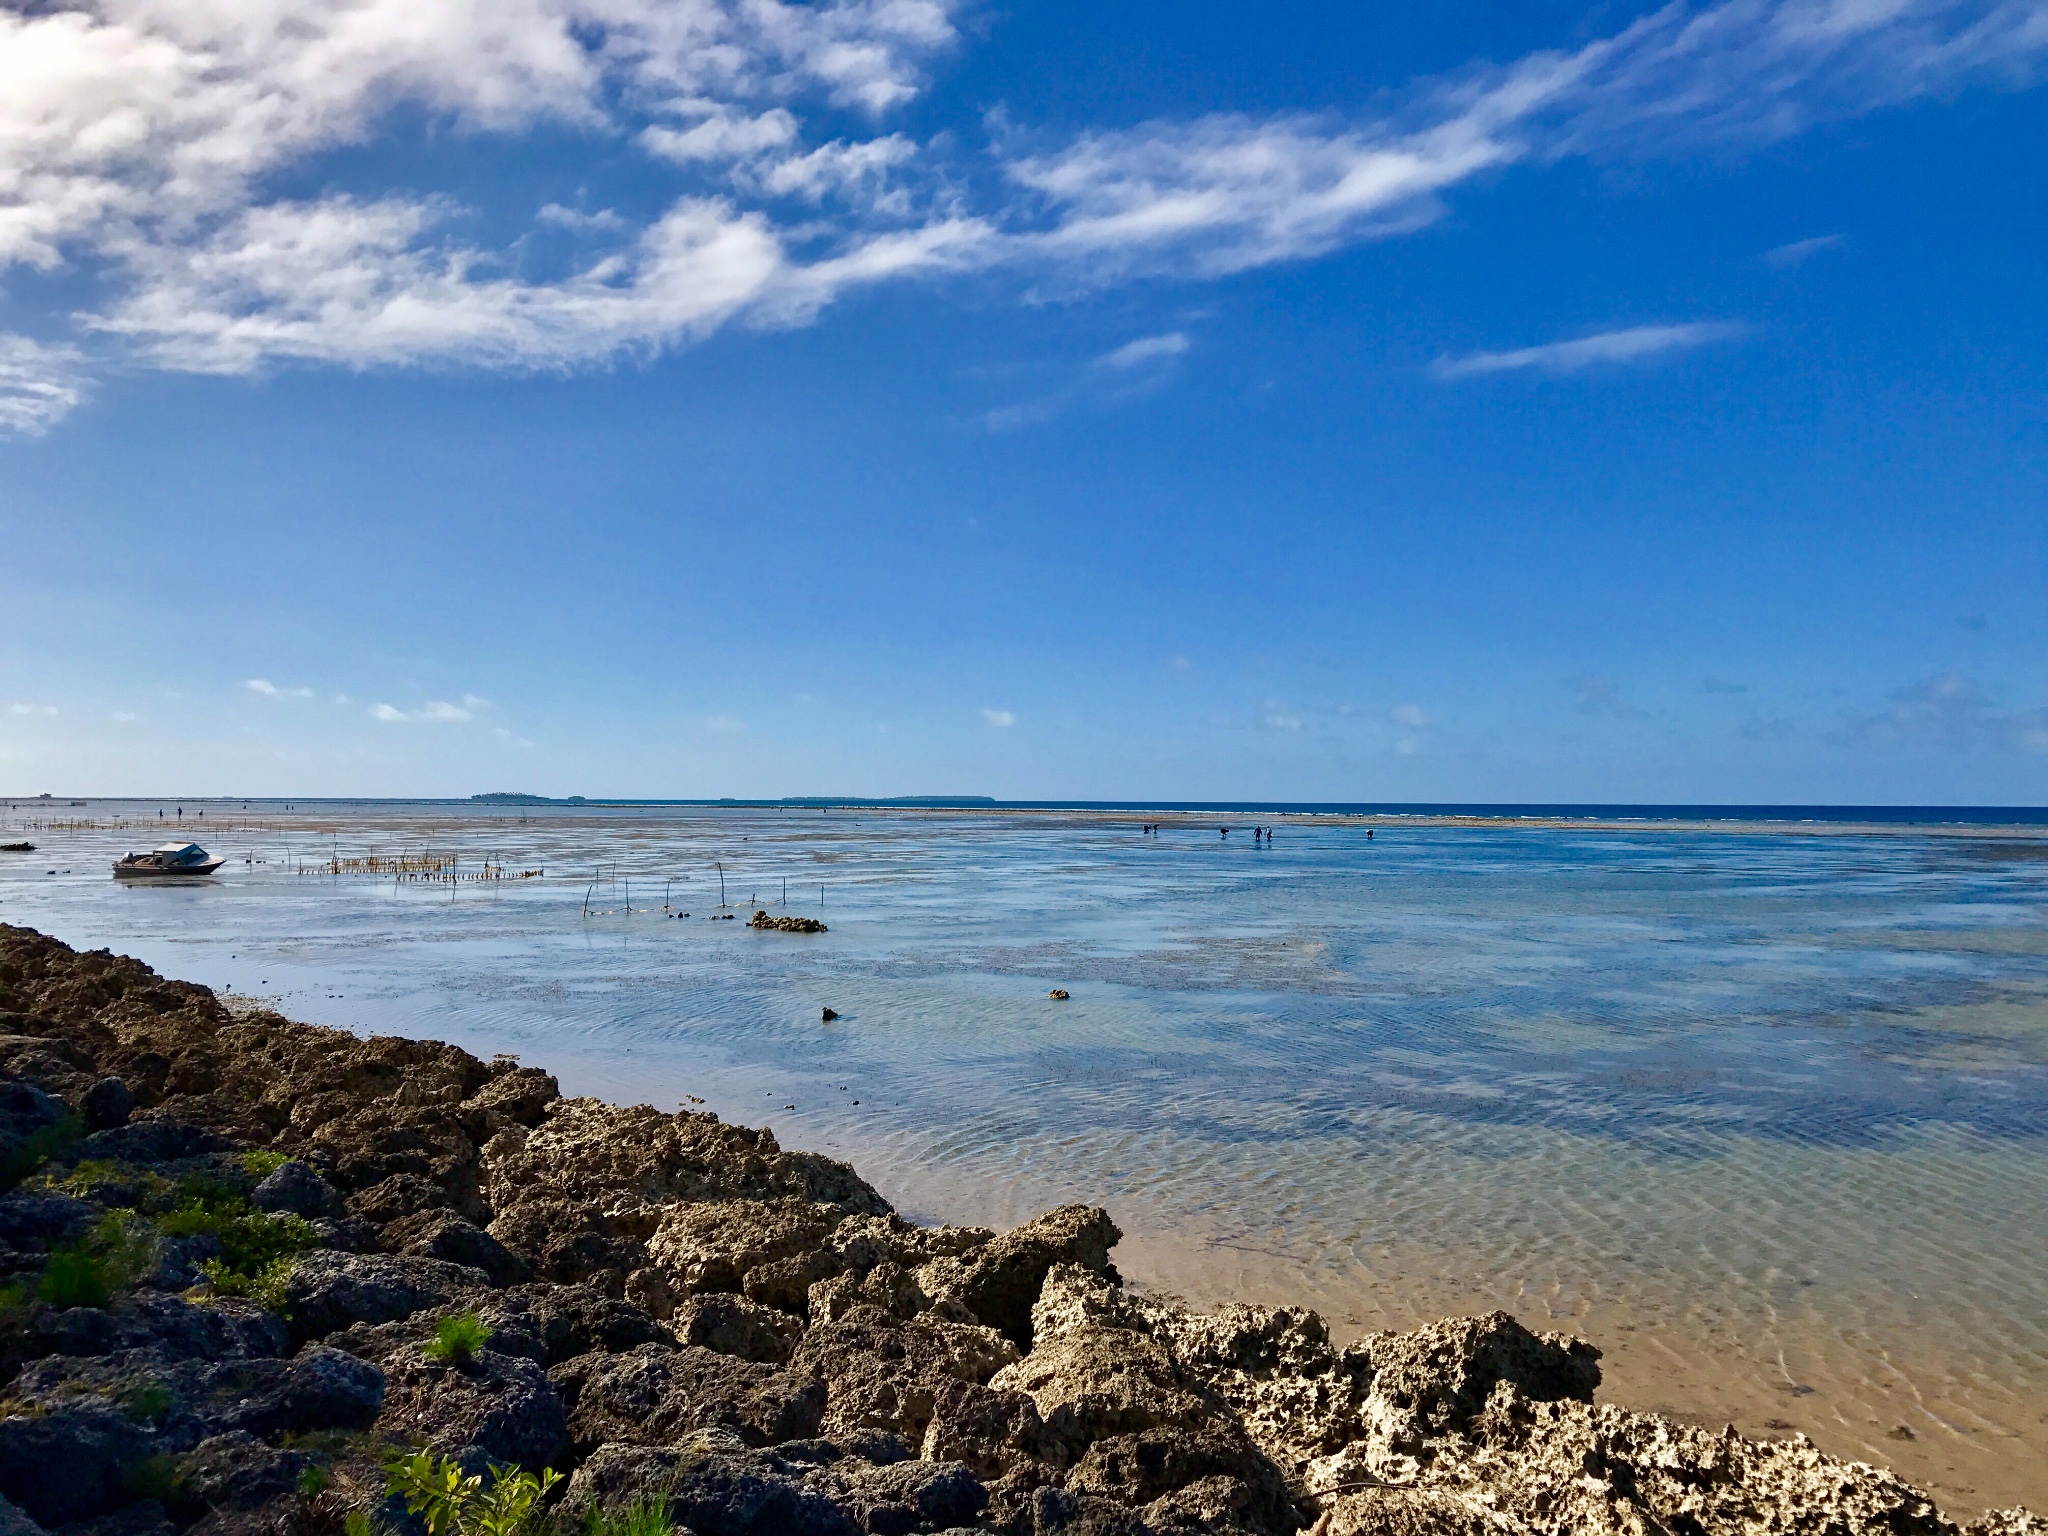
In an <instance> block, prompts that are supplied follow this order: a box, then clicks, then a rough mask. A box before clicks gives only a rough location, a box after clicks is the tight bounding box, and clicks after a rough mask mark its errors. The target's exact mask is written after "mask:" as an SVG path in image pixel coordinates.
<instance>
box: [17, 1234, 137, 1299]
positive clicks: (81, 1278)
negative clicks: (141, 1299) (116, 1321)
mask: <svg viewBox="0 0 2048 1536" xmlns="http://www.w3.org/2000/svg"><path fill="white" fill-rule="evenodd" d="M156 1259H157V1247H156V1239H155V1236H154V1234H153V1233H151V1231H150V1230H149V1228H148V1226H147V1225H146V1224H145V1223H142V1222H139V1221H137V1220H136V1218H135V1214H134V1212H132V1211H109V1212H107V1214H106V1215H104V1216H102V1217H101V1218H100V1219H99V1220H98V1221H97V1222H95V1223H94V1224H93V1228H92V1230H91V1231H90V1232H88V1233H87V1234H86V1235H85V1236H84V1237H82V1238H80V1239H79V1240H78V1241H77V1242H75V1243H65V1244H62V1245H61V1246H59V1247H56V1248H52V1249H51V1250H50V1257H49V1260H48V1262H47V1263H45V1264H44V1266H43V1277H42V1279H41V1280H40V1281H39V1282H38V1283H37V1285H36V1295H37V1296H38V1297H39V1298H41V1299H42V1300H44V1301H47V1302H48V1303H49V1304H50V1305H51V1306H53V1307H103V1306H105V1305H106V1304H107V1302H108V1301H109V1300H111V1299H112V1297H113V1294H114V1293H115V1292H116V1291H119V1290H125V1289H126V1288H127V1287H129V1286H132V1285H134V1284H135V1283H136V1282H137V1281H138V1280H140V1279H141V1278H142V1277H143V1276H144V1275H146V1274H148V1273H149V1271H150V1270H151V1269H153V1268H154V1267H155V1265H156Z"/></svg>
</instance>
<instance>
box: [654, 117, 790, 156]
mask: <svg viewBox="0 0 2048 1536" xmlns="http://www.w3.org/2000/svg"><path fill="white" fill-rule="evenodd" d="M796 135H797V125H796V118H795V116H794V115H792V114H791V113H789V112H787V111H785V110H783V109H782V108H781V107H776V108H773V109H772V110H770V111H767V112H763V113H761V114H760V115H758V116H754V117H749V116H745V115H742V114H737V113H731V112H713V113H712V114H711V115H710V116H708V117H706V118H705V119H704V120H703V121H702V122H700V123H696V124H694V125H692V126H691V127H688V128H669V127H666V126H663V125H661V124H655V125H654V126H652V127H649V128H644V129H642V130H641V133H640V143H641V146H642V147H643V148H645V149H646V150H648V151H649V152H650V153H652V154H656V155H659V156H661V157H662V158H663V159H664V160H675V161H679V162H681V163H683V164H686V165H687V164H689V163H690V162H692V161H698V160H742V159H745V158H746V157H747V156H749V155H757V154H760V153H761V152H762V151H764V150H770V149H780V148H782V146H783V145H785V144H788V143H790V142H791V141H792V140H794V139H795V138H796Z"/></svg>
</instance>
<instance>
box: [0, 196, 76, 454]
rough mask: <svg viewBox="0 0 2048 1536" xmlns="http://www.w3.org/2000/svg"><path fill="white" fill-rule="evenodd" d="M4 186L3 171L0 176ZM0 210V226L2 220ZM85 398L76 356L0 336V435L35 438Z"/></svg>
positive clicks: (23, 339) (67, 350)
mask: <svg viewBox="0 0 2048 1536" xmlns="http://www.w3.org/2000/svg"><path fill="white" fill-rule="evenodd" d="M0 185H4V172H0ZM6 212H7V210H6V209H5V207H4V206H0V222H4V220H5V218H6ZM84 398H85V385H84V382H83V374H82V372H81V369H80V359H79V355H78V352H77V351H76V350H75V349H74V348H71V347H62V346H45V345H44V344H43V343H41V342H38V341H33V340H31V339H30V338H28V337H26V336H14V335H9V334H6V333H4V332H0V433H15V434H18V435H20V436H22V437H40V436H42V434H43V433H45V432H47V431H49V430H50V428H51V427H53V426H55V425H56V424H57V423H58V422H60V421H62V420H63V419H64V418H65V417H66V416H68V415H70V414H71V411H72V409H73V408H74V407H75V406H76V405H77V404H78V402H79V401H80V400H82V399H84Z"/></svg>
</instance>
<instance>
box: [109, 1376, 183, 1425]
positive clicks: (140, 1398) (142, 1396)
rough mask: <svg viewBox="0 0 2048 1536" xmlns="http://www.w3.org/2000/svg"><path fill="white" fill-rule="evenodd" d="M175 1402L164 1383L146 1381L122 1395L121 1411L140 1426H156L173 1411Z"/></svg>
mask: <svg viewBox="0 0 2048 1536" xmlns="http://www.w3.org/2000/svg"><path fill="white" fill-rule="evenodd" d="M175 1401H176V1399H174V1398H173V1397H172V1396H171V1392H170V1388H168V1387H166V1386H165V1385H164V1384H163V1383H162V1382H160V1381H145V1382H141V1383H139V1384H138V1385H136V1386H132V1387H130V1388H129V1389H128V1390H127V1391H126V1392H124V1393H122V1394H121V1411H122V1412H123V1413H125V1414H127V1415H128V1417H129V1418H131V1419H133V1420H135V1422H136V1423H138V1424H154V1423H157V1422H158V1421H159V1420H161V1419H162V1418H163V1417H164V1415H165V1414H167V1413H169V1412H170V1411H171V1407H172V1404H173V1403H174V1402H175Z"/></svg>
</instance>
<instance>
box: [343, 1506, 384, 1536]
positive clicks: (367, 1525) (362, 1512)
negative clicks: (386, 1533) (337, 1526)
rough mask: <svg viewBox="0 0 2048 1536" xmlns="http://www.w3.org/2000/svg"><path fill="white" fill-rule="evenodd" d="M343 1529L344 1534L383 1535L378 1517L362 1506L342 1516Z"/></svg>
mask: <svg viewBox="0 0 2048 1536" xmlns="http://www.w3.org/2000/svg"><path fill="white" fill-rule="evenodd" d="M341 1529H342V1536H382V1532H381V1529H380V1523H379V1521H378V1520H377V1518H376V1517H375V1516H374V1515H372V1514H371V1513H370V1512H369V1510H367V1509H364V1508H361V1507H358V1508H355V1509H352V1510H350V1511H349V1512H348V1513H347V1514H346V1515H344V1516H342V1520H341Z"/></svg>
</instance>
